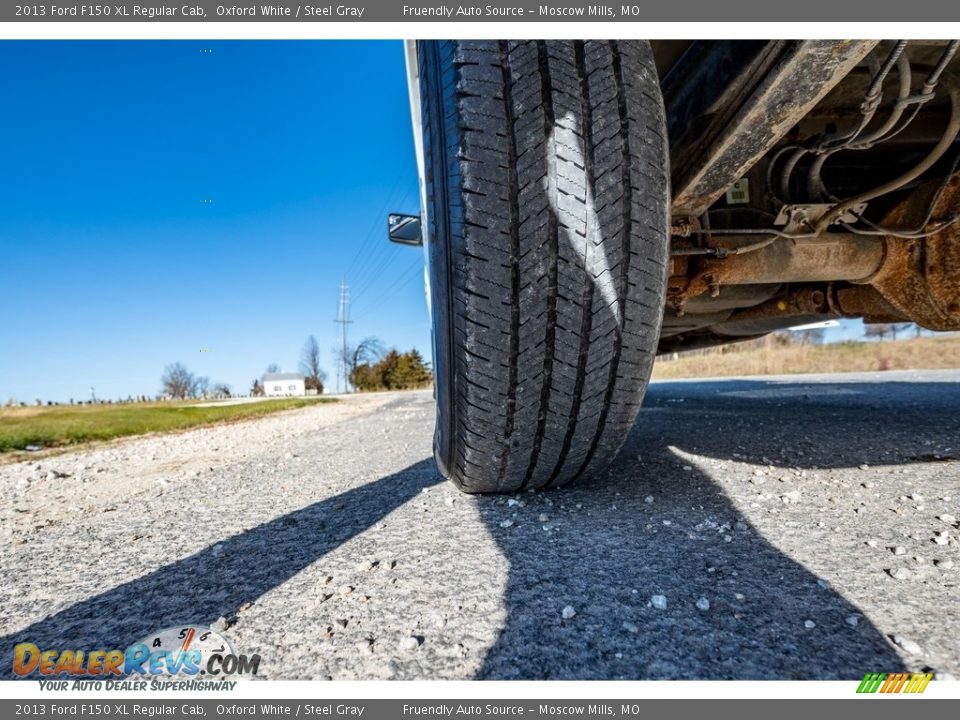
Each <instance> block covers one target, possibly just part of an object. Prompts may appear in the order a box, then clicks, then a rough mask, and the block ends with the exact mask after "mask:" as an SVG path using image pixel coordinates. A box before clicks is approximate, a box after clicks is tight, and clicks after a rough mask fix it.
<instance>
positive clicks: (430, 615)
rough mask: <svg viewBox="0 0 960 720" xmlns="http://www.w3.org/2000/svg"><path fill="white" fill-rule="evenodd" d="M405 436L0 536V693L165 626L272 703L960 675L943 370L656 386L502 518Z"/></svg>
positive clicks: (374, 419) (222, 469) (75, 455)
mask: <svg viewBox="0 0 960 720" xmlns="http://www.w3.org/2000/svg"><path fill="white" fill-rule="evenodd" d="M330 407H332V406H318V407H312V408H306V409H304V410H298V411H295V412H296V413H300V415H299V416H291V417H294V418H297V417H304V418H311V417H314V415H310V414H321V413H324V412H327V411H329V409H330ZM254 422H257V421H254ZM246 427H248V430H249V427H251V426H249V425H248V426H246ZM262 427H267V426H262ZM432 427H433V403H432V400H431V397H430V395H429V393H409V394H404V395H398V396H396V397H393V398H391V399H389V400H387V401H385V402H383V403H380V404H368V405H363V406H362V407H360V408H359V410H358V411H357V412H356V413H354V414H352V415H351V414H345V415H344V416H343V418H342V419H339V420H338V421H337V422H334V423H332V424H328V425H326V426H324V427H321V428H318V429H314V430H311V431H309V432H306V431H305V432H300V433H297V432H292V431H291V432H283V433H281V432H277V433H276V434H274V435H272V436H270V437H268V438H266V439H265V440H264V443H265V444H264V445H263V447H262V448H260V449H259V450H257V452H256V453H255V454H253V455H252V456H251V453H250V452H247V453H241V452H239V451H235V450H231V449H230V446H227V449H226V450H224V451H222V452H220V453H219V454H217V455H216V461H210V463H209V466H208V467H205V468H204V469H203V471H202V472H200V471H197V472H192V471H191V472H190V473H186V474H179V475H174V476H172V477H169V478H164V479H162V480H161V481H157V482H150V483H147V484H146V485H144V484H142V483H141V484H139V485H135V487H136V488H137V490H136V492H129V493H127V492H125V491H124V489H123V488H124V485H123V483H121V482H119V481H117V482H112V483H111V487H115V488H116V492H117V497H115V498H114V499H113V500H111V501H110V504H109V505H104V503H103V501H102V498H101V499H100V500H98V501H97V503H94V504H93V505H91V506H89V507H87V508H86V509H84V506H83V504H82V503H80V502H79V501H78V507H77V508H75V509H74V510H73V512H70V513H67V514H65V515H63V516H62V517H57V518H54V519H49V520H48V521H44V522H41V523H37V524H36V525H31V524H30V522H25V523H21V524H19V525H17V526H16V529H9V528H8V531H7V532H6V533H5V534H6V537H5V538H4V542H3V543H2V544H0V575H2V595H0V601H2V606H3V608H4V612H3V614H2V616H0V635H2V636H3V637H2V639H0V648H2V652H3V653H4V655H3V658H2V661H0V662H2V665H0V672H2V673H3V674H4V675H6V676H9V675H10V667H11V664H10V661H11V650H12V647H13V645H14V643H16V642H20V641H31V642H34V643H37V644H38V645H40V646H42V647H58V648H60V649H64V648H87V649H92V648H113V647H121V648H122V647H125V646H126V644H127V643H130V642H133V641H135V640H137V639H138V638H141V637H143V636H144V635H146V634H147V633H148V632H150V631H154V630H158V629H161V628H165V627H170V626H177V625H181V624H186V623H194V624H202V625H211V624H213V625H215V626H216V627H219V628H226V629H225V630H224V634H225V635H226V636H227V637H228V638H229V639H230V640H231V641H232V643H233V645H234V647H235V649H236V650H237V651H238V652H245V653H259V654H260V655H261V656H262V664H261V667H260V670H261V676H263V677H268V678H282V679H337V680H339V679H368V678H369V679H385V678H396V679H413V678H426V679H441V678H457V679H469V678H502V679H514V678H521V679H541V678H566V679H575V678H584V679H591V678H604V679H617V678H697V679H725V678H736V679H768V678H770V679H774V678H775V679H803V678H816V679H852V678H856V679H859V678H860V677H862V676H863V674H864V673H865V672H867V671H880V672H893V671H898V670H905V669H906V670H921V669H929V670H931V671H933V672H935V673H937V675H938V676H940V677H949V676H951V675H957V674H958V671H960V593H958V579H960V557H958V555H960V544H958V534H960V533H958V530H957V519H956V518H957V517H958V516H960V372H916V373H893V372H890V373H882V374H881V373H878V374H869V375H832V376H793V377H777V378H750V379H743V380H717V381H697V382H691V381H687V382H659V383H656V384H654V385H653V386H652V388H651V390H650V392H649V395H648V399H647V402H646V404H645V408H644V410H643V411H642V412H641V414H640V418H639V420H638V422H637V425H636V428H635V429H634V431H633V433H632V434H631V436H630V438H629V440H628V442H627V444H626V446H625V447H624V449H623V451H622V452H621V454H620V456H619V458H618V459H617V461H616V462H615V464H614V465H613V467H612V469H611V470H610V472H609V476H608V477H607V478H605V479H604V480H603V482H601V483H599V484H595V485H592V486H586V487H577V488H573V489H564V490H555V491H548V492H538V493H524V494H522V495H517V496H513V497H469V496H465V495H461V494H459V493H458V492H457V491H456V490H455V489H454V488H453V487H452V486H450V485H448V484H446V483H444V482H443V481H441V479H440V478H439V477H438V475H437V473H436V470H435V469H434V466H433V463H432V461H431V460H430V443H431V434H432ZM194 432H204V431H194ZM223 432H227V431H223ZM188 436H189V434H186V435H184V436H183V437H184V438H186V437H188ZM126 442H127V443H132V445H128V446H125V447H130V448H132V450H131V452H135V451H136V449H137V448H138V447H139V446H137V445H136V443H139V442H147V441H145V440H131V441H126ZM258 447H259V446H258ZM85 452H89V451H80V452H71V453H68V454H66V455H59V456H54V457H51V458H45V459H44V460H43V461H42V462H38V463H35V464H29V463H26V464H25V463H20V464H17V465H7V466H2V467H0V489H3V488H6V490H4V493H5V494H3V495H2V498H3V504H4V505H8V508H7V509H8V510H11V508H12V510H11V513H15V514H17V516H18V517H19V516H24V517H26V518H28V520H29V518H30V517H32V515H31V513H41V512H42V507H41V505H43V504H44V503H42V502H39V501H38V498H42V497H43V496H42V482H43V481H41V480H38V481H37V482H35V483H32V484H30V483H28V482H27V480H26V479H24V474H25V473H30V472H37V473H41V474H42V473H44V472H48V470H47V469H48V468H56V467H57V466H62V467H68V468H69V467H73V466H74V465H75V464H79V467H81V468H83V467H87V469H88V470H89V467H88V466H84V465H83V462H84V457H85V455H84V453H85ZM54 474H55V473H54ZM62 474H64V475H67V474H68V473H66V472H64V473H62ZM128 474H130V475H131V476H132V475H135V474H136V472H134V471H133V470H131V472H130V473H128ZM53 476H54V475H51V476H50V477H53ZM56 481H57V482H58V483H60V484H59V485H57V487H58V488H63V487H66V488H67V489H68V490H69V483H70V477H64V478H58V479H57V480H56ZM14 482H16V483H18V485H17V487H20V488H21V489H22V487H25V486H26V484H30V487H31V488H32V489H31V490H30V491H29V492H31V493H33V494H32V495H29V496H28V495H18V494H17V493H18V492H20V490H16V489H10V488H11V487H12V486H11V483H14ZM78 482H79V481H78ZM4 483H6V484H4ZM38 483H40V485H39V487H40V488H41V489H40V490H38ZM23 492H27V491H26V490H24V491H23ZM59 492H61V493H62V492H64V491H63V490H62V489H61V490H59ZM38 493H40V494H38ZM76 493H77V495H78V496H82V494H83V488H82V487H78V488H77V489H76ZM28 497H29V498H32V500H31V503H32V504H31V505H30V506H25V505H24V502H25V498H28ZM58 497H60V499H61V500H62V495H60V496H58ZM53 500H54V498H51V501H53ZM98 503H99V504H98ZM11 527H13V526H11Z"/></svg>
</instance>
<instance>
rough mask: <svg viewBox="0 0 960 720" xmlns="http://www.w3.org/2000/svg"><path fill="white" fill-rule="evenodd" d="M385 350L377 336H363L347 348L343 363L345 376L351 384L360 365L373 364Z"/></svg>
mask: <svg viewBox="0 0 960 720" xmlns="http://www.w3.org/2000/svg"><path fill="white" fill-rule="evenodd" d="M385 352H386V348H385V347H384V346H383V343H382V342H381V341H380V338H378V337H373V336H371V337H365V338H364V339H363V340H361V341H360V342H359V343H357V344H356V345H354V346H353V347H352V348H347V356H346V358H344V364H345V365H346V368H347V378H348V379H349V380H350V383H351V384H353V377H354V374H355V373H356V372H357V368H358V367H360V366H361V365H373V364H374V363H376V362H379V360H380V358H382V357H383V354H384V353H385Z"/></svg>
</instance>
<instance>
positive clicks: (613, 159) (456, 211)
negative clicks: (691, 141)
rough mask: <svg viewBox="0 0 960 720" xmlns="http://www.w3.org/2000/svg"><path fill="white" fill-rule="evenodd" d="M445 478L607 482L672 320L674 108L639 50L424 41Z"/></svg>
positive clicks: (505, 484)
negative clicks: (664, 327)
mask: <svg viewBox="0 0 960 720" xmlns="http://www.w3.org/2000/svg"><path fill="white" fill-rule="evenodd" d="M417 52H418V68H419V75H420V98H421V124H422V128H423V147H424V154H425V157H424V164H425V168H424V169H425V173H424V174H425V193H426V207H425V209H424V210H425V225H424V227H425V235H426V241H427V258H428V265H429V271H428V278H429V283H430V297H431V308H432V315H433V332H434V359H435V366H436V367H435V371H436V395H437V409H438V415H437V427H436V433H435V438H434V453H435V456H436V459H437V463H438V465H439V466H440V469H441V472H443V474H444V475H445V476H446V477H447V478H448V479H450V480H451V481H453V483H454V484H456V486H457V487H459V488H460V489H461V490H464V491H466V492H471V493H474V492H515V491H518V490H523V489H526V488H543V487H549V486H561V485H564V484H566V483H569V482H571V481H572V480H574V479H576V478H581V477H590V476H595V475H597V474H598V472H599V471H600V470H602V469H604V468H605V467H606V466H607V465H608V463H609V462H610V461H611V460H612V459H613V457H614V455H615V454H616V452H617V451H618V450H619V448H620V446H621V444H622V443H623V441H624V439H625V438H626V435H627V433H628V432H629V431H630V428H631V427H632V425H633V422H634V420H635V418H636V415H637V411H638V410H639V409H640V403H641V401H642V399H643V394H644V390H645V389H646V386H647V383H648V381H649V378H650V370H651V366H652V364H653V358H654V353H655V350H656V345H657V340H658V336H659V331H660V322H661V319H662V313H663V299H664V288H665V281H666V261H667V252H668V222H669V220H668V218H669V213H668V197H669V187H668V186H669V180H668V177H669V174H668V162H667V143H666V139H665V138H666V128H665V117H664V110H663V100H662V97H661V94H660V88H659V83H658V80H657V74H656V69H655V67H654V62H653V56H652V54H651V51H650V46H649V45H648V44H647V43H646V42H638V41H615V42H601V41H587V42H573V41H545V42H544V41H500V42H497V41H443V42H434V41H430V42H421V43H419V44H418V50H417Z"/></svg>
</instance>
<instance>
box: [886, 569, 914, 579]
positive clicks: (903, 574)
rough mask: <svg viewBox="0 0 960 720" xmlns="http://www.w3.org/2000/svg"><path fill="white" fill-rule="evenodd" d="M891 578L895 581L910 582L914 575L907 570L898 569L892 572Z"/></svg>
mask: <svg viewBox="0 0 960 720" xmlns="http://www.w3.org/2000/svg"><path fill="white" fill-rule="evenodd" d="M890 577H892V578H894V579H895V580H909V579H910V578H912V577H913V573H912V572H910V571H909V570H907V569H906V568H902V567H901V568H896V569H895V570H891V571H890Z"/></svg>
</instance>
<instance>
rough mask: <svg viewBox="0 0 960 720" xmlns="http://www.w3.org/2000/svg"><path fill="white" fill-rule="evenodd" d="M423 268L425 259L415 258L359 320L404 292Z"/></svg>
mask: <svg viewBox="0 0 960 720" xmlns="http://www.w3.org/2000/svg"><path fill="white" fill-rule="evenodd" d="M422 268H423V259H422V258H420V257H417V258H415V259H414V261H413V263H411V264H410V265H409V266H408V267H407V268H406V269H404V271H403V272H402V273H401V274H400V275H399V276H398V277H397V278H396V279H395V280H394V281H393V282H392V283H391V284H390V285H388V286H387V287H386V288H385V289H384V291H383V292H382V293H381V294H380V295H379V296H378V297H377V298H376V299H375V300H372V301H371V302H370V304H369V305H368V306H366V307H367V310H366V311H365V312H363V313H361V314H360V315H359V316H358V317H357V320H362V319H363V318H365V317H367V316H368V315H370V314H371V313H372V312H373V311H374V310H376V309H377V308H379V306H380V305H381V304H383V303H384V302H386V301H387V300H389V299H390V298H392V297H393V296H394V295H396V294H397V293H398V292H400V291H401V290H403V289H404V288H405V287H407V285H408V284H409V283H410V281H411V280H412V279H413V278H415V277H417V272H416V271H417V270H420V269H422Z"/></svg>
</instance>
